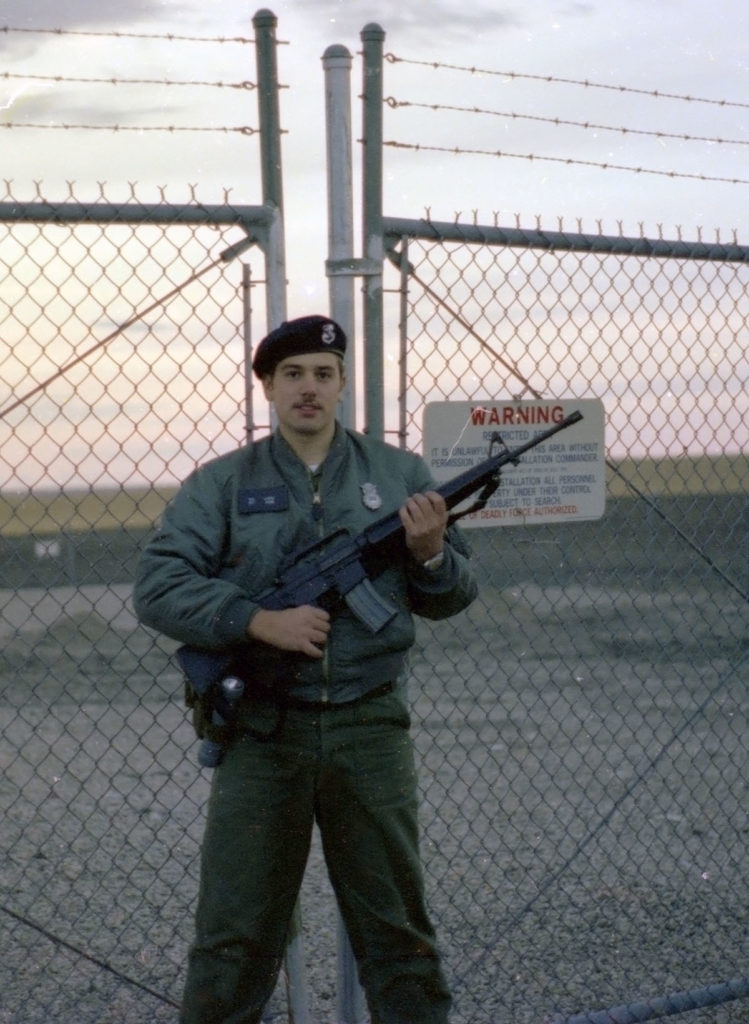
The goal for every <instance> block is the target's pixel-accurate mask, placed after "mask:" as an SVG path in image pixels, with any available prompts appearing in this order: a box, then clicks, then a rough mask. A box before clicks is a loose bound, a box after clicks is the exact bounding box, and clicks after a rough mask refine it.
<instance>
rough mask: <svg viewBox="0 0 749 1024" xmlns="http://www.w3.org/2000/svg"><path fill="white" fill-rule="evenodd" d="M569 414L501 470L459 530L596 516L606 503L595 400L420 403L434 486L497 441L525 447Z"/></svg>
mask: <svg viewBox="0 0 749 1024" xmlns="http://www.w3.org/2000/svg"><path fill="white" fill-rule="evenodd" d="M575 411H578V412H580V413H582V417H583V418H582V420H580V421H579V422H577V423H573V424H572V426H570V427H567V428H566V429H564V430H561V431H560V432H559V433H558V434H555V435H554V436H553V437H551V438H549V439H548V440H547V441H544V442H542V443H541V444H539V445H537V446H536V447H535V448H531V449H530V450H529V451H527V452H525V453H524V454H523V455H522V456H521V457H520V461H519V463H518V465H513V464H512V463H508V464H507V465H506V466H504V467H503V469H502V481H501V484H500V486H499V488H498V490H497V491H495V493H494V495H493V496H492V497H491V498H490V499H489V501H488V503H487V505H486V507H485V508H484V509H481V510H480V511H478V512H472V513H470V514H469V515H467V516H465V517H464V518H463V519H461V521H460V525H461V526H462V527H468V528H471V527H481V526H513V525H518V524H526V525H527V524H529V523H558V522H564V521H566V520H582V519H600V517H601V516H602V515H603V513H604V508H605V504H606V463H605V436H604V410H603V403H602V402H601V401H600V400H599V399H597V398H586V399H574V398H573V399H561V400H559V401H544V400H538V401H530V402H522V401H521V402H511V401H508V402H431V403H429V404H428V405H427V406H426V407H425V410H424V424H423V426H424V458H425V459H426V461H427V464H428V466H429V468H430V469H431V471H432V475H433V476H434V479H435V480H436V481H437V483H443V482H444V481H446V480H450V479H452V478H453V477H456V476H458V475H459V474H460V473H463V472H465V471H466V470H467V469H470V468H472V467H473V466H477V465H478V464H479V463H480V462H483V461H484V460H485V459H487V458H489V456H490V454H491V455H495V454H497V452H498V451H499V448H500V446H501V445H502V444H504V445H506V446H507V448H508V449H510V450H512V449H513V448H518V447H519V446H521V445H524V444H527V442H528V441H531V440H532V439H533V438H534V437H535V436H537V435H538V434H541V433H543V432H544V431H545V430H548V429H549V427H552V426H554V424H555V423H559V422H560V421H561V420H563V419H564V418H565V417H566V416H569V415H570V414H571V413H573V412H575ZM475 497H476V496H475V495H474V498H473V499H472V500H475ZM470 504H471V500H470V499H469V501H467V502H465V503H464V505H463V506H462V507H466V506H468V505H470Z"/></svg>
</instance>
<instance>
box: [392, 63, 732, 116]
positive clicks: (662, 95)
mask: <svg viewBox="0 0 749 1024" xmlns="http://www.w3.org/2000/svg"><path fill="white" fill-rule="evenodd" d="M385 60H386V61H388V63H390V64H414V65H417V66H419V67H428V68H433V69H434V70H435V71H439V70H449V71H464V72H467V73H469V74H471V75H495V76H496V77H498V78H509V79H513V80H514V79H523V80H528V81H534V82H544V83H545V84H551V85H557V84H559V85H576V86H583V87H584V88H586V89H607V90H608V91H610V92H619V93H632V94H633V95H636V96H650V97H651V98H652V99H658V100H680V101H682V102H684V103H708V104H711V105H712V106H717V107H740V108H742V109H744V110H746V109H749V103H745V102H742V101H739V100H725V99H722V100H716V99H710V98H708V97H705V96H690V95H688V94H687V95H684V94H681V93H674V92H663V91H662V90H661V89H638V88H636V87H635V86H631V85H610V84H608V83H606V82H591V81H590V80H589V79H587V78H560V77H559V76H557V75H533V74H525V73H522V72H520V71H493V70H491V69H490V68H477V67H467V66H465V65H462V64H445V63H442V62H441V61H431V60H412V59H410V58H407V57H397V56H396V55H395V54H394V53H386V54H385Z"/></svg>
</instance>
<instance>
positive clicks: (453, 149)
mask: <svg viewBox="0 0 749 1024" xmlns="http://www.w3.org/2000/svg"><path fill="white" fill-rule="evenodd" d="M383 146H391V147H393V148H395V149H413V150H416V151H424V152H426V153H450V154H452V155H455V156H493V157H501V158H505V159H511V160H529V161H531V162H534V161H538V162H547V163H557V164H567V165H569V166H578V167H595V168H597V169H598V170H603V171H629V172H631V173H635V174H654V175H658V176H660V177H663V178H674V179H686V180H691V181H704V182H707V181H712V182H721V183H723V184H729V185H749V179H746V178H722V177H718V176H716V175H709V174H690V173H688V172H685V171H660V170H657V169H655V168H651V167H631V166H627V165H625V164H614V163H610V162H608V161H607V162H605V163H604V162H598V161H595V160H580V159H577V158H575V157H561V156H541V155H540V154H538V153H509V152H507V151H506V150H501V149H496V150H489V149H463V148H462V147H461V146H428V145H422V144H421V143H418V142H398V141H396V140H392V139H391V140H385V141H383Z"/></svg>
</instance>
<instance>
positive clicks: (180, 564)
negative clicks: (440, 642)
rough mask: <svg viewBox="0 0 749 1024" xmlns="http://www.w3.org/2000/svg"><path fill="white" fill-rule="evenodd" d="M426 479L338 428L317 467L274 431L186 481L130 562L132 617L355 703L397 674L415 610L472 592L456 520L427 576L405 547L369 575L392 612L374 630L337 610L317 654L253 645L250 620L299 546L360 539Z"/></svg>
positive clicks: (309, 696)
mask: <svg viewBox="0 0 749 1024" xmlns="http://www.w3.org/2000/svg"><path fill="white" fill-rule="evenodd" d="M433 486H434V484H433V481H432V479H431V477H430V474H429V471H428V469H427V466H426V464H425V462H424V461H423V460H422V459H421V458H420V457H418V456H416V455H413V454H411V453H409V452H405V451H402V450H400V449H397V448H394V447H392V446H391V445H387V444H383V443H382V442H379V441H375V440H373V439H371V438H368V437H366V436H364V435H360V434H356V433H354V432H352V431H347V430H344V429H343V428H342V427H341V426H340V425H337V427H336V433H335V437H334V440H333V444H332V446H331V449H330V451H329V453H328V455H327V457H326V459H325V461H324V462H323V464H322V465H321V466H320V467H318V469H317V470H316V472H314V473H313V472H311V471H310V469H309V468H308V467H307V466H305V465H304V464H303V463H302V462H301V461H300V459H299V458H298V457H297V456H296V454H295V453H294V452H293V451H292V449H291V448H290V447H289V445H288V444H287V443H286V441H285V440H284V438H283V437H282V436H281V434H280V433H278V432H276V433H275V434H273V435H272V436H270V437H268V438H264V439H263V440H261V441H258V442H256V443H254V444H251V445H249V446H247V447H245V448H241V449H238V450H237V451H234V452H231V453H230V454H228V455H224V456H221V457H219V458H217V459H214V460H212V461H211V462H208V463H206V464H205V465H203V466H202V467H200V468H199V469H197V470H196V471H195V472H194V473H192V474H191V476H190V477H188V479H187V480H186V481H185V483H184V485H183V486H182V487H181V488H180V490H179V491H178V493H177V494H176V496H175V497H174V499H173V500H172V501H171V503H170V504H169V505H168V507H167V509H166V510H165V512H164V515H163V520H162V522H161V525H160V526H159V527H158V529H157V530H156V532H155V534H154V536H153V537H152V538H151V540H150V541H149V543H148V544H147V546H146V548H145V550H144V551H143V553H142V555H141V558H140V560H139V564H138V569H137V573H136V581H135V589H134V604H135V610H136V613H137V615H138V617H139V619H140V620H141V621H142V622H143V623H144V624H145V625H147V626H150V627H152V628H154V629H156V630H158V631H159V632H161V633H164V634H166V635H167V636H170V637H172V638H173V639H175V640H178V641H180V642H181V643H183V644H189V645H191V646H193V647H198V648H204V649H207V650H214V651H225V650H227V651H228V650H234V651H236V652H237V653H236V657H237V658H238V659H241V661H242V663H243V665H244V668H245V671H244V672H243V674H244V675H245V676H246V677H247V676H249V677H250V680H251V681H252V682H255V683H257V684H258V685H259V686H264V687H269V688H271V689H272V690H274V691H275V692H277V693H279V694H281V695H283V694H284V693H285V694H289V695H291V696H292V697H293V698H295V699H301V700H311V701H320V700H323V701H324V700H330V701H332V702H340V701H348V700H354V699H357V698H358V697H361V696H363V695H364V694H366V693H367V692H368V691H370V690H372V689H374V688H376V687H378V686H381V685H382V684H384V683H387V682H396V681H397V680H398V679H399V677H400V676H401V675H402V672H403V667H404V662H405V658H406V655H407V652H408V649H409V648H410V647H411V645H412V644H413V641H414V622H413V617H412V613H416V614H417V615H421V616H424V617H426V618H429V619H440V618H445V617H447V616H450V615H453V614H455V613H456V612H459V611H461V610H462V609H463V608H465V607H466V606H467V605H468V604H470V602H471V601H472V600H473V598H474V597H475V596H476V592H477V587H476V582H475V580H474V577H473V573H472V571H471V569H470V565H469V561H468V552H467V548H466V545H465V542H464V540H463V538H462V535H461V534H460V532H459V531H458V530H456V529H455V528H454V527H453V528H451V529H450V530H449V531H448V542H447V544H446V546H445V559H444V561H443V563H442V566H441V567H440V568H439V569H437V570H436V571H431V572H429V571H427V570H425V569H423V568H422V567H421V566H419V565H417V564H416V563H414V562H413V561H412V560H410V559H409V558H408V556H407V555H405V554H404V555H403V556H402V557H399V558H398V559H397V560H396V562H395V564H391V565H390V566H388V567H387V568H386V569H385V570H384V571H383V572H381V573H380V574H379V575H377V577H376V578H375V579H374V581H373V583H374V586H375V588H376V589H377V591H378V592H379V593H380V594H381V595H382V596H383V597H384V598H385V599H386V600H387V601H388V602H389V603H390V604H391V605H393V606H394V607H395V608H396V609H397V614H396V615H395V616H394V617H393V618H392V619H391V621H390V622H389V623H388V624H387V625H386V626H385V627H384V628H382V629H381V630H380V631H379V632H377V633H373V632H372V631H371V630H370V629H369V628H368V627H367V626H366V625H365V624H364V623H362V622H361V621H360V620H359V619H358V618H357V617H356V616H354V615H353V614H352V613H351V611H350V610H349V609H348V608H347V607H346V605H342V606H341V607H340V608H339V609H336V611H335V613H334V614H333V617H332V625H331V631H330V634H329V638H328V643H327V644H326V648H325V656H324V657H323V658H322V659H313V658H309V657H307V656H306V655H302V654H295V653H289V652H286V651H279V650H277V649H276V648H273V647H270V646H269V645H267V644H263V643H259V642H256V641H251V640H249V638H248V636H247V625H248V623H249V622H250V620H251V618H252V616H253V615H254V613H255V612H256V611H257V610H259V608H260V607H261V606H262V605H261V604H260V603H259V598H261V596H262V595H264V594H265V593H267V592H268V591H269V590H270V589H271V588H272V587H273V586H274V583H275V581H276V579H277V577H278V573H279V570H280V569H281V568H282V566H283V564H284V563H285V562H286V561H288V560H290V559H293V556H294V554H295V552H299V551H300V550H302V549H305V548H307V547H309V546H310V545H311V544H314V543H315V542H317V541H318V540H320V539H321V538H322V537H324V536H327V535H329V534H330V533H332V532H333V531H334V530H341V529H343V530H346V531H348V532H349V533H350V534H352V535H355V534H358V533H359V532H360V531H362V530H363V529H365V528H366V527H367V526H369V525H371V524H372V523H374V522H376V521H377V520H378V519H380V518H382V517H383V516H385V515H386V514H388V513H391V512H395V511H396V510H397V509H398V508H400V506H401V505H402V504H403V502H404V501H405V499H406V498H407V497H408V496H409V495H410V494H413V493H416V492H418V491H425V490H428V489H430V487H433Z"/></svg>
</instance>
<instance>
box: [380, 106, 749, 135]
mask: <svg viewBox="0 0 749 1024" xmlns="http://www.w3.org/2000/svg"><path fill="white" fill-rule="evenodd" d="M385 103H387V105H388V106H389V107H390V109H391V110H397V109H398V108H400V107H415V108H418V109H419V110H432V111H434V112H435V113H436V112H439V111H445V110H447V111H453V112H455V113H461V114H487V115H490V116H492V117H505V118H510V119H511V120H513V121H537V122H541V123H542V124H551V125H555V126H560V127H561V126H564V127H568V128H584V129H586V130H588V131H602V132H615V133H616V134H617V135H645V136H648V137H650V138H654V139H676V140H678V141H679V142H709V143H711V144H714V145H719V146H726V145H729V146H749V139H716V138H710V137H707V136H702V135H687V134H680V133H676V132H662V131H648V130H647V129H644V128H627V127H625V126H624V125H622V126H621V127H617V126H616V125H607V124H597V123H596V122H594V121H569V120H566V119H565V118H561V117H541V116H540V115H538V114H517V113H515V112H513V111H504V110H486V109H483V108H482V107H476V106H474V107H460V106H454V105H452V104H448V103H419V102H418V101H412V100H398V99H396V98H395V97H394V96H388V97H387V98H386V99H385Z"/></svg>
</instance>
